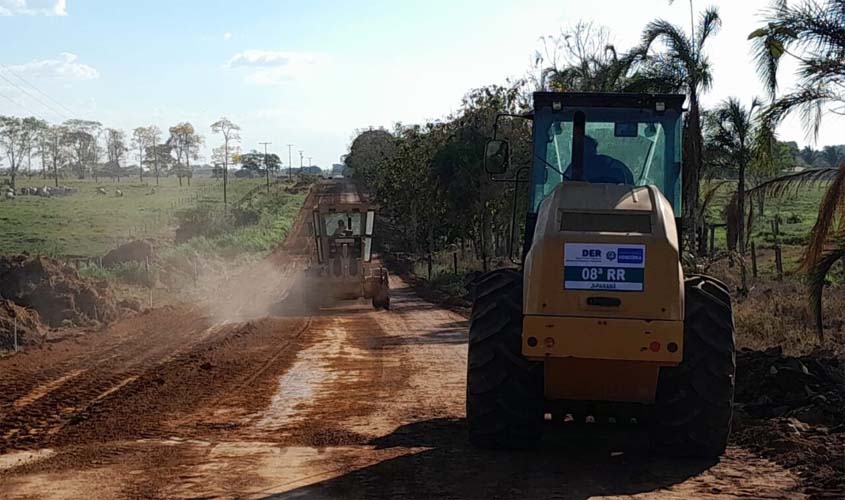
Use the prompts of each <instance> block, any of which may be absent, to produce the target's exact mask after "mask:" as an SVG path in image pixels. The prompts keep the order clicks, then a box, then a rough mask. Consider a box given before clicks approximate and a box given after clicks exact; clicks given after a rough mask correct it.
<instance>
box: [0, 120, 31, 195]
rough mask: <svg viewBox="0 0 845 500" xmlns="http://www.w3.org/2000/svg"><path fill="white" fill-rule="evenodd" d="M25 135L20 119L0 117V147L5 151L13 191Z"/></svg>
mask: <svg viewBox="0 0 845 500" xmlns="http://www.w3.org/2000/svg"><path fill="white" fill-rule="evenodd" d="M26 134H27V133H26V128H25V126H24V123H23V120H22V119H20V118H17V117H14V116H0V147H2V148H3V151H5V153H6V159H7V160H8V162H9V175H10V177H11V186H12V189H15V178H16V177H17V174H18V170H19V169H20V166H21V164H22V163H23V160H24V156H25V153H24V151H25V148H26V143H27V139H26Z"/></svg>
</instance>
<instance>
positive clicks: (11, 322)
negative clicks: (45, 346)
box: [0, 299, 43, 349]
mask: <svg viewBox="0 0 845 500" xmlns="http://www.w3.org/2000/svg"><path fill="white" fill-rule="evenodd" d="M42 328H43V327H42V325H41V319H40V318H39V317H38V313H37V312H36V311H33V310H31V309H27V308H25V307H21V306H19V305H17V304H15V303H14V302H12V301H11V300H6V299H0V349H12V348H14V345H15V329H17V335H18V341H17V343H18V346H24V345H29V344H36V343H38V342H40V341H41V339H42Z"/></svg>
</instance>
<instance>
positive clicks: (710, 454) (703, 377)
mask: <svg viewBox="0 0 845 500" xmlns="http://www.w3.org/2000/svg"><path fill="white" fill-rule="evenodd" d="M684 293H685V316H684V358H683V361H682V362H681V364H680V365H678V366H677V367H673V368H661V369H660V378H659V380H658V384H657V394H656V401H655V408H654V412H653V415H652V417H653V418H652V423H651V443H652V447H653V448H654V450H655V451H656V452H658V453H661V454H666V455H671V456H687V457H702V458H714V457H718V456H719V455H721V454H722V453H724V451H725V447H726V446H727V442H728V435H729V434H730V430H731V417H732V406H733V398H734V372H735V370H736V352H735V346H734V323H733V313H732V309H731V302H730V294H729V293H728V291H727V287H726V286H725V285H724V284H722V283H721V282H718V281H716V280H713V279H711V278H709V277H707V276H694V277H691V278H689V279H687V280H686V282H685V283H684Z"/></svg>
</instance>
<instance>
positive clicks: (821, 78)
mask: <svg viewBox="0 0 845 500" xmlns="http://www.w3.org/2000/svg"><path fill="white" fill-rule="evenodd" d="M765 13H766V18H765V23H766V24H765V26H763V27H761V28H758V29H756V30H754V31H753V32H752V33H751V34H750V35H748V38H749V39H751V40H753V44H754V50H755V58H756V60H757V70H758V73H759V74H760V77H761V78H762V79H763V80H764V81H765V83H766V86H767V87H768V90H769V93H770V95H771V97H772V99H773V102H772V104H771V105H770V107H769V109H768V112H767V114H768V117H769V119H770V120H772V121H773V122H775V123H777V122H779V121H781V120H782V119H783V118H784V117H785V116H786V115H788V114H791V113H792V112H794V111H798V112H799V114H800V115H801V118H802V120H803V122H804V126H805V128H806V131H807V134H808V136H811V137H812V138H814V139H815V138H817V137H818V132H819V126H820V125H821V120H822V116H823V115H824V113H825V112H826V111H829V112H832V113H836V114H840V115H843V114H845V93H843V90H845V1H843V0H805V1H802V2H793V3H792V4H789V3H787V2H786V1H785V0H777V1H774V2H773V3H772V5H771V6H770V7H769V8H768V9H767V10H766V11H765ZM785 57H788V58H790V59H792V60H794V61H796V62H797V64H798V71H797V74H798V82H797V84H796V85H795V87H794V88H792V89H790V90H789V91H788V92H787V93H786V94H783V95H780V96H778V70H779V68H780V66H781V61H782V60H783V59H784V58H785Z"/></svg>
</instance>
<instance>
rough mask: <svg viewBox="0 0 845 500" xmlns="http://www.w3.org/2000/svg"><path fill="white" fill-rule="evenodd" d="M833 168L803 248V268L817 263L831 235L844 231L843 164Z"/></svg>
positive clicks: (844, 182)
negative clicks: (833, 171) (807, 240)
mask: <svg viewBox="0 0 845 500" xmlns="http://www.w3.org/2000/svg"><path fill="white" fill-rule="evenodd" d="M834 170H836V175H835V176H834V178H833V182H831V183H830V186H829V187H828V188H827V191H826V192H825V194H824V197H823V198H822V201H821V203H820V204H819V215H818V217H817V218H816V223H815V224H814V225H813V229H812V230H811V231H810V241H809V242H808V243H807V248H806V249H805V250H804V256H803V258H802V261H801V266H802V268H804V269H805V270H809V269H812V268H814V267H815V266H816V265H817V263H818V262H819V260H820V258H821V255H822V254H823V253H824V251H825V249H826V248H827V246H828V244H829V242H830V240H831V236H832V235H834V234H839V233H842V232H845V164H843V165H842V166H840V167H839V168H837V169H834Z"/></svg>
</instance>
